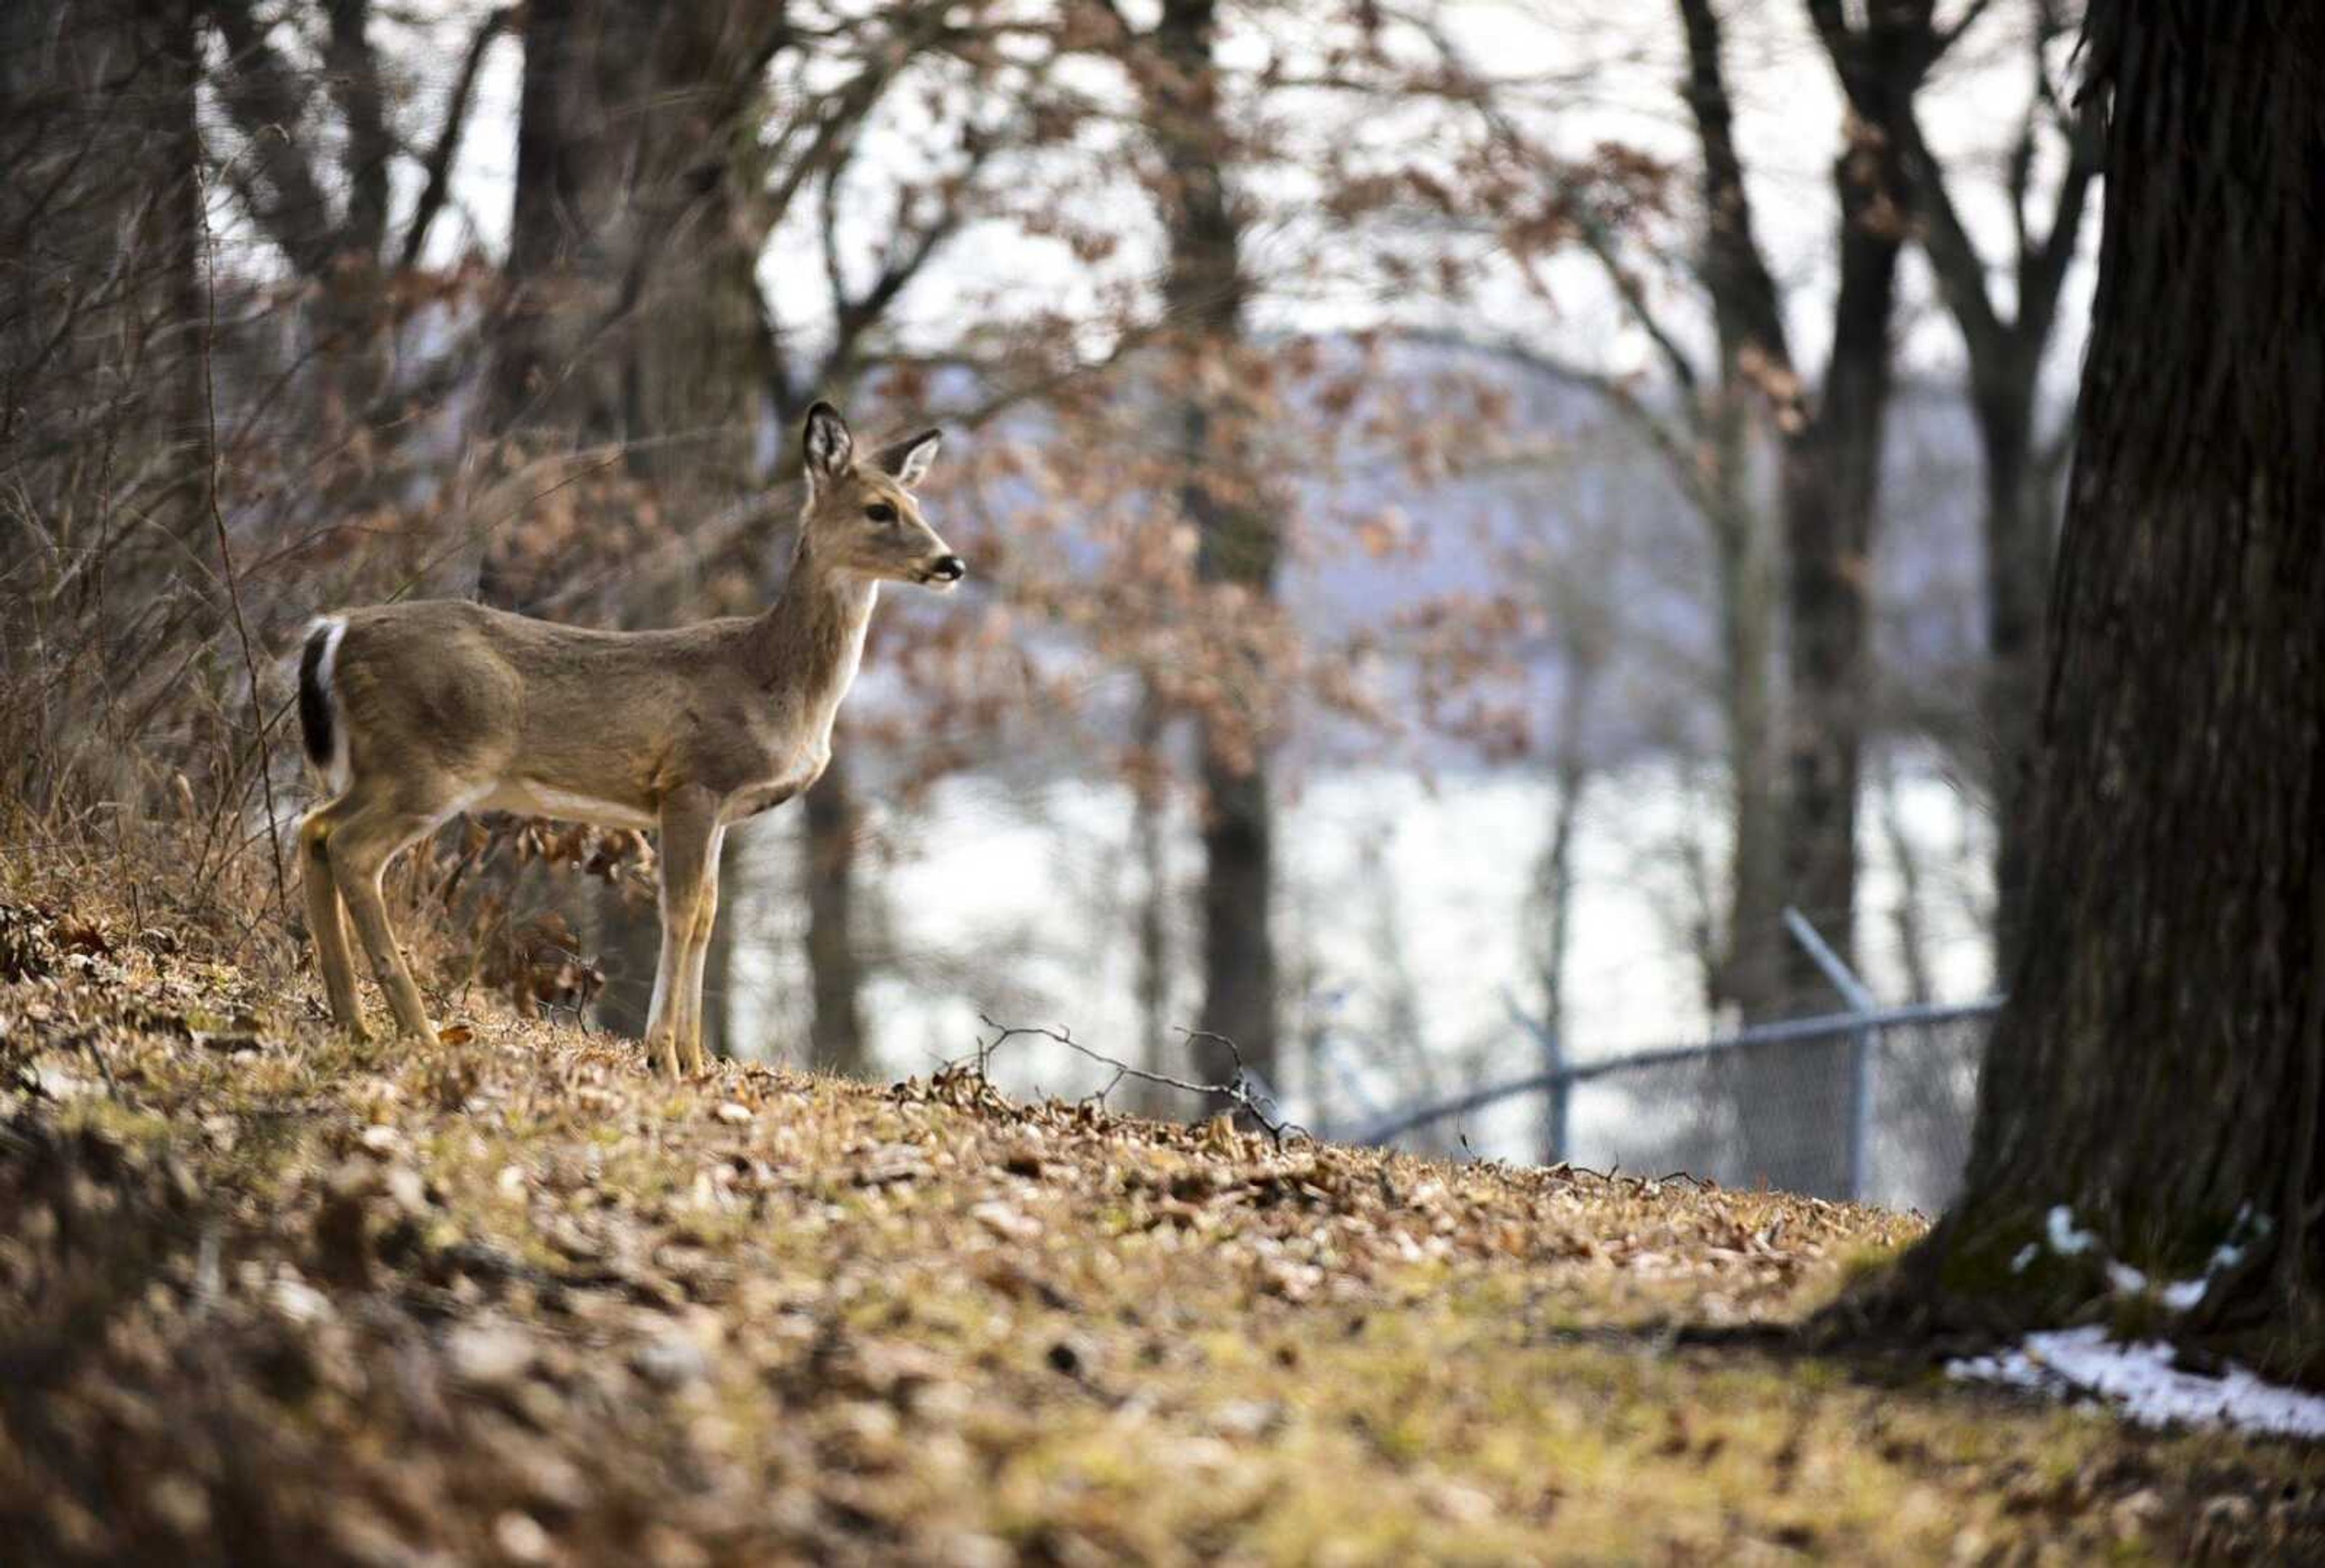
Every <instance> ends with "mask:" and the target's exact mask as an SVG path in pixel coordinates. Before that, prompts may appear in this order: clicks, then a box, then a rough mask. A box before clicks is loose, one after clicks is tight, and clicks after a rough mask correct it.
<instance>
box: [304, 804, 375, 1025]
mask: <svg viewBox="0 0 2325 1568" xmlns="http://www.w3.org/2000/svg"><path fill="white" fill-rule="evenodd" d="M333 804H336V802H333V803H325V804H323V805H320V806H318V807H316V808H315V809H314V810H313V811H311V812H308V813H307V815H306V817H305V819H304V820H303V821H301V822H300V824H299V879H300V882H301V885H302V886H304V887H305V889H306V893H307V932H308V934H309V935H310V937H312V938H313V939H314V943H315V965H316V967H317V968H318V969H320V970H322V973H323V993H324V995H326V996H328V997H330V999H331V1018H332V1021H333V1022H335V1023H336V1024H338V1026H339V1027H340V1028H341V1029H343V1030H345V1031H346V1032H347V1033H348V1034H349V1035H354V1036H355V1037H356V1038H357V1039H358V1040H360V1039H363V1038H364V1037H365V1030H364V1023H363V1003H362V1002H361V1000H360V999H359V998H358V997H357V995H356V966H355V960H353V959H351V958H350V957H348V955H347V922H346V920H345V919H344V918H343V917H342V914H341V911H340V901H339V886H338V881H337V880H336V879H335V878H334V877H333V876H332V873H331V850H330V818H329V815H328V813H329V811H330V809H331V806H332V805H333Z"/></svg>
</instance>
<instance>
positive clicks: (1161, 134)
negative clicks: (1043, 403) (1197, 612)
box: [1147, 0, 1278, 1081]
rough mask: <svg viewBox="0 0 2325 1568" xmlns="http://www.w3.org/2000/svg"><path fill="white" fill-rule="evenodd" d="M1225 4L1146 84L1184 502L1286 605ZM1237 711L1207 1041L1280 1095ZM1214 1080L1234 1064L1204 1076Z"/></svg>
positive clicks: (1257, 828)
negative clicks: (1255, 411) (1263, 454)
mask: <svg viewBox="0 0 2325 1568" xmlns="http://www.w3.org/2000/svg"><path fill="white" fill-rule="evenodd" d="M1217 34H1218V15H1217V7H1216V5H1215V4H1214V0H1166V3H1165V5H1163V14H1162V17H1161V19H1160V21H1159V22H1157V23H1156V24H1155V28H1154V32H1153V41H1154V51H1155V54H1156V56H1157V57H1158V59H1157V66H1156V69H1154V70H1153V71H1152V73H1151V77H1150V79H1149V81H1148V83H1147V92H1148V106H1149V111H1150V116H1151V118H1152V120H1153V128H1154V131H1155V135H1156V138H1157V140H1158V142H1159V143H1160V144H1161V146H1162V149H1163V153H1164V155H1165V158H1166V160H1167V162H1168V164H1169V172H1168V174H1167V175H1166V176H1165V179H1166V180H1167V181H1168V207H1169V213H1168V221H1169V225H1170V259H1169V266H1168V270H1167V272H1166V274H1165V275H1164V279H1163V295H1164V299H1165V302H1166V303H1167V304H1168V306H1169V308H1170V311H1171V313H1172V318H1173V319H1174V320H1178V321H1180V322H1181V323H1183V324H1184V329H1185V340H1184V343H1183V345H1182V347H1183V349H1184V353H1183V357H1182V366H1181V375H1182V376H1184V377H1185V378H1186V385H1185V386H1184V388H1183V395H1184V397H1185V399H1186V402H1185V404H1184V406H1183V408H1182V409H1181V419H1180V434H1181V452H1182V454H1183V457H1184V459H1185V461H1186V462H1187V464H1188V466H1189V473H1188V478H1187V480H1186V483H1185V485H1184V486H1183V487H1182V501H1183V504H1184V506H1185V507H1186V510H1187V512H1188V515H1190V517H1191V518H1192V519H1193V520H1194V522H1195V524H1196V526H1197V527H1198V529H1200V533H1201V545H1200V552H1199V554H1198V557H1197V561H1198V569H1199V571H1200V575H1201V576H1202V578H1203V580H1205V581H1206V582H1210V583H1220V584H1235V585H1239V586H1241V587H1244V588H1246V589H1249V590H1251V592H1252V594H1253V596H1254V598H1256V599H1259V600H1262V601H1264V600H1265V599H1266V598H1268V597H1269V596H1271V595H1272V594H1273V593H1274V581H1275V566H1276V557H1277V553H1278V541H1277V538H1276V533H1275V528H1274V520H1273V519H1272V518H1271V517H1269V516H1268V515H1267V514H1266V512H1265V510H1264V507H1263V506H1261V504H1260V502H1259V498H1258V496H1257V492H1256V488H1255V481H1256V475H1255V471H1254V467H1253V464H1252V461H1251V458H1250V453H1249V435H1248V430H1247V426H1248V424H1249V422H1250V419H1249V411H1247V410H1245V409H1242V408H1239V407H1237V406H1236V401H1235V398H1234V396H1233V388H1234V387H1235V386H1236V385H1237V376H1236V374H1235V371H1234V366H1233V361H1234V359H1235V357H1236V355H1237V351H1238V350H1239V349H1240V348H1242V346H1243V342H1244V330H1245V328H1244V297H1245V293H1246V283H1245V281H1244V276H1243V261H1242V254H1241V250H1242V239H1243V228H1242V218H1241V217H1240V215H1239V214H1238V213H1237V210H1236V206H1235V202H1234V199H1233V198H1232V196H1231V194H1230V193H1229V191H1228V190H1227V164H1228V162H1229V160H1230V157H1231V155H1232V153H1231V149H1232V141H1231V137H1230V135H1229V131H1228V127H1227V122H1226V119H1225V116H1223V115H1222V113H1221V111H1220V107H1219V103H1218V79H1217V72H1216V70H1215V69H1214V66H1213V61H1212V51H1213V48H1214V47H1215V45H1216V42H1217ZM1239 675H1240V679H1239V680H1238V681H1237V682H1234V686H1235V689H1234V690H1231V691H1230V692H1229V693H1228V695H1227V700H1228V701H1230V702H1231V703H1233V704H1235V705H1236V707H1237V711H1236V712H1234V713H1231V714H1220V713H1212V712H1206V713H1204V714H1203V715H1201V716H1200V725H1199V739H1198V745H1199V749H1200V754H1201V757H1202V763H1201V769H1202V784H1203V800H1204V809H1203V817H1202V838H1203V865H1204V882H1203V900H1202V903H1203V1007H1202V1013H1201V1027H1202V1029H1203V1030H1204V1031H1205V1032H1207V1033H1209V1034H1211V1035H1219V1036H1223V1037H1225V1038H1226V1039H1228V1040H1231V1041H1233V1042H1234V1043H1235V1044H1236V1045H1237V1047H1238V1048H1239V1050H1240V1051H1241V1053H1242V1058H1243V1062H1244V1065H1246V1067H1249V1068H1251V1069H1254V1070H1255V1071H1256V1072H1260V1073H1261V1074H1262V1075H1263V1076H1265V1077H1267V1078H1268V1079H1269V1080H1270V1081H1273V1080H1274V1075H1275V1072H1276V1054H1277V1028H1278V1013H1277V1001H1278V998H1277V996H1276V987H1277V980H1276V955H1275V938H1274V931H1273V928H1272V925H1271V923H1270V912H1271V910H1272V908H1273V895H1274V808H1273V803H1272V802H1271V800H1270V797H1269V793H1268V782H1267V762H1266V744H1267V737H1266V733H1265V731H1266V728H1267V726H1268V724H1269V723H1270V721H1271V719H1272V715H1271V714H1270V712H1269V711H1268V709H1269V706H1270V704H1269V702H1268V696H1269V692H1268V681H1267V676H1266V673H1265V672H1264V670H1261V669H1260V668H1258V667H1257V665H1256V663H1255V662H1251V661H1246V663H1245V664H1244V666H1243V667H1242V668H1241V669H1240V671H1239ZM1200 1066H1201V1067H1202V1068H1203V1070H1205V1071H1209V1072H1223V1071H1226V1070H1227V1063H1226V1062H1222V1061H1206V1062H1201V1063H1200Z"/></svg>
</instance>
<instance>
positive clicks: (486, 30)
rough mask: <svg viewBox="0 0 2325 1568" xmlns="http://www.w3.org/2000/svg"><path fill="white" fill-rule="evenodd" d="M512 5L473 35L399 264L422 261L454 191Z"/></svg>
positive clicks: (488, 18)
mask: <svg viewBox="0 0 2325 1568" xmlns="http://www.w3.org/2000/svg"><path fill="white" fill-rule="evenodd" d="M510 19H511V8H510V7H508V6H505V5H504V6H501V7H500V8H498V9H497V10H495V11H491V12H488V13H486V16H485V19H484V20H483V21H482V22H480V23H477V31H476V32H474V33H473V34H471V35H470V36H469V39H468V51H467V52H466V53H465V54H463V55H462V56H461V57H460V74H459V76H458V77H456V78H455V79H453V83H452V97H451V100H450V101H449V103H448V104H447V105H446V106H445V109H444V124H443V125H442V127H441V128H440V129H439V130H438V132H437V133H436V144H435V145H434V146H433V147H431V148H430V149H429V152H428V158H427V161H426V162H425V164H424V165H423V168H424V171H425V174H426V183H425V184H423V185H422V186H421V188H420V199H419V201H418V202H417V203H416V204H415V205H414V206H413V207H412V221H411V223H410V225H409V226H408V227H406V228H405V229H404V233H403V254H402V255H400V256H399V257H398V258H397V261H398V264H399V265H402V266H406V267H409V266H412V265H413V264H416V263H418V261H419V260H420V253H421V250H422V249H423V248H425V246H427V244H428V231H429V229H430V228H431V227H434V225H435V222H436V217H437V214H439V213H440V212H441V211H442V210H443V208H444V203H445V200H446V199H447V198H449V196H450V195H451V190H452V160H453V159H454V158H455V157H457V156H458V155H459V151H460V138H461V136H462V135H465V134H466V132H467V129H468V106H469V105H470V104H471V103H472V102H474V101H475V98H476V92H477V75H478V74H479V73H480V72H481V71H482V70H483V69H484V63H485V55H486V51H489V50H490V49H491V48H492V46H493V42H494V41H495V40H496V39H497V38H499V37H500V35H501V34H502V33H504V32H507V31H508V25H509V22H510Z"/></svg>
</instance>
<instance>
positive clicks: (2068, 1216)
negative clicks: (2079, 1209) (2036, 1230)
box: [2051, 1203, 2099, 1257]
mask: <svg viewBox="0 0 2325 1568" xmlns="http://www.w3.org/2000/svg"><path fill="white" fill-rule="evenodd" d="M2098 1244H2099V1239H2098V1236H2097V1235H2095V1234H2093V1233H2092V1232H2090V1231H2089V1230H2081V1229H2077V1228H2076V1226H2075V1211H2073V1210H2072V1209H2070V1208H2068V1207H2067V1206H2066V1205H2065V1204H2064V1203H2061V1204H2060V1205H2059V1206H2058V1207H2057V1208H2055V1209H2053V1210H2052V1211H2051V1250H2052V1251H2053V1252H2055V1253H2057V1254H2058V1255H2059V1256H2060V1257H2076V1256H2078V1255H2080V1254H2081V1253H2085V1252H2089V1250H2090V1249H2091V1248H2094V1247H2097V1246H2098Z"/></svg>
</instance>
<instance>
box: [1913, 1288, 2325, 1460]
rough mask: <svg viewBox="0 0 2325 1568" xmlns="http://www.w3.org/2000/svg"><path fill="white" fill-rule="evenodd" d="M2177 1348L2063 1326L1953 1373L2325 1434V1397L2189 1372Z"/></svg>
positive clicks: (2218, 1421)
mask: <svg viewBox="0 0 2325 1568" xmlns="http://www.w3.org/2000/svg"><path fill="white" fill-rule="evenodd" d="M2183 1283H2184V1282H2183ZM1946 1376H1947V1377H1949V1378H1953V1379H1955V1380H1957V1381H1959V1382H1971V1383H2000V1384H2003V1385H2005V1386H2007V1387H2015V1388H2029V1389H2033V1390H2034V1391H2036V1392H2038V1393H2049V1394H2068V1393H2081V1394H2090V1395H2096V1396H2098V1397H2100V1398H2103V1399H2107V1400H2108V1401H2110V1402H2112V1403H2113V1404H2115V1405H2116V1406H2117V1409H2118V1411H2119V1412H2120V1413H2121V1414H2122V1415H2123V1416H2124V1417H2125V1418H2126V1420H2129V1421H2132V1422H2135V1423H2136V1424H2139V1425H2142V1426H2164V1425H2168V1424H2173V1423H2179V1424H2184V1425H2190V1426H2216V1425H2225V1426H2232V1427H2235V1428H2237V1430H2239V1431H2243V1432H2256V1433H2271V1434H2274V1435H2278V1436H2285V1437H2309V1438H2325V1396H2320V1395H2316V1394H2311V1393H2306V1392H2303V1391H2302V1390H2301V1389H2298V1388H2284V1387H2278V1386H2277V1385H2275V1384H2273V1383H2267V1382H2264V1381H2262V1380H2261V1379H2260V1378H2256V1377H2255V1376H2253V1374H2252V1373H2251V1372H2249V1371H2247V1370H2246V1369H2244V1368H2242V1367H2239V1366H2236V1365H2234V1364H2231V1365H2229V1367H2228V1369H2227V1370H2226V1371H2225V1372H2223V1373H2222V1374H2221V1375H2220V1376H2219V1377H2218V1378H2207V1377H2203V1376H2200V1375H2199V1374H2197V1373H2193V1372H2183V1371H2181V1370H2179V1369H2176V1368H2174V1367H2173V1366H2172V1347H2171V1346H2169V1345H2167V1344H2163V1343H2162V1342H2160V1341H2142V1342H2140V1343H2137V1344H2130V1345H2120V1344H2116V1343H2113V1342H2111V1341H2109V1340H2108V1339H2107V1331H2106V1330H2105V1329H2103V1328H2098V1327H2091V1328H2081V1329H2061V1330H2055V1331H2049V1332H2044V1333H2034V1334H2029V1335H2027V1336H2026V1339H2025V1341H2024V1343H2023V1344H2022V1345H2021V1346H2020V1347H2019V1348H2018V1349H2016V1350H2007V1351H2005V1352H2003V1353H2002V1354H2000V1355H1996V1356H1974V1357H1967V1358H1964V1359H1959V1360H1954V1361H1949V1362H1947V1363H1946Z"/></svg>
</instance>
